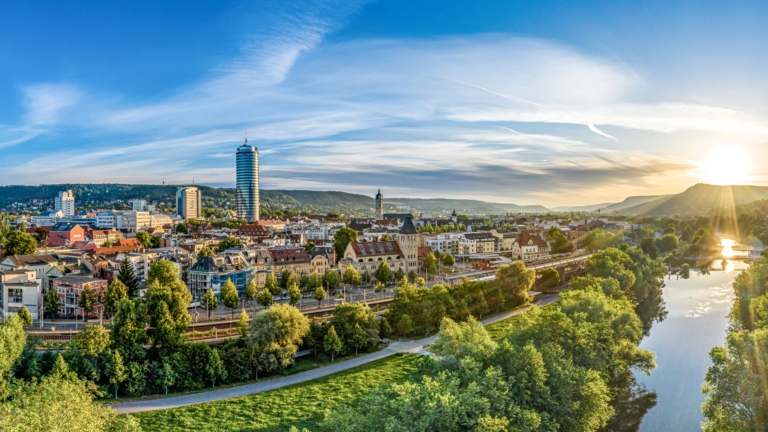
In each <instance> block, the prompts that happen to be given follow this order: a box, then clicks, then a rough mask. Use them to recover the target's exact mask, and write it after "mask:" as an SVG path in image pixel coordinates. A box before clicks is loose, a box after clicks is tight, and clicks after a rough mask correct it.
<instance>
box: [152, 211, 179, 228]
mask: <svg viewBox="0 0 768 432" xmlns="http://www.w3.org/2000/svg"><path fill="white" fill-rule="evenodd" d="M171 224H173V218H171V216H169V215H167V214H165V213H151V214H150V215H149V226H150V228H154V227H162V226H165V225H171Z"/></svg>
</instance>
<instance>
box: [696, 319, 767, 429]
mask: <svg viewBox="0 0 768 432" xmlns="http://www.w3.org/2000/svg"><path fill="white" fill-rule="evenodd" d="M709 356H710V358H711V359H712V363H713V365H712V366H710V367H709V369H708V370H707V374H706V376H705V378H704V385H703V387H702V391H703V392H704V394H705V395H706V396H707V398H706V401H705V402H704V404H703V405H702V412H703V413H704V417H705V418H706V419H707V422H705V423H704V424H703V425H702V429H703V430H704V431H705V432H714V431H762V430H766V428H768V389H766V386H765V365H766V364H768V330H766V329H758V330H755V331H748V330H742V331H737V332H734V333H731V334H729V335H728V337H727V339H726V346H725V348H723V347H715V348H712V350H711V351H710V352H709Z"/></svg>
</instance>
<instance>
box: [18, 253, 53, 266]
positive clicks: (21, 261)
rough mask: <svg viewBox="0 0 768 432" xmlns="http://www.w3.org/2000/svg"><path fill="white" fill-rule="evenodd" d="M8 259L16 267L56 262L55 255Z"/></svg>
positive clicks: (24, 256)
mask: <svg viewBox="0 0 768 432" xmlns="http://www.w3.org/2000/svg"><path fill="white" fill-rule="evenodd" d="M8 259H10V260H11V262H12V263H13V264H14V265H16V266H30V265H41V264H52V263H55V262H56V261H58V258H57V257H56V256H55V255H11V256H9V257H8Z"/></svg>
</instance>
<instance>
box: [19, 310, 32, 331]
mask: <svg viewBox="0 0 768 432" xmlns="http://www.w3.org/2000/svg"><path fill="white" fill-rule="evenodd" d="M17 315H18V316H19V319H21V324H22V325H23V326H24V327H29V326H31V325H32V314H31V313H29V310H27V307H26V306H22V307H21V309H19V312H18V313H17Z"/></svg>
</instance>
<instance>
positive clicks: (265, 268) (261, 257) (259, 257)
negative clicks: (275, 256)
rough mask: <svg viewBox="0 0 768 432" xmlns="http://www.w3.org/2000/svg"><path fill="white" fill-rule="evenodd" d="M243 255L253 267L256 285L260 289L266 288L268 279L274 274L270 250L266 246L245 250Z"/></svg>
mask: <svg viewBox="0 0 768 432" xmlns="http://www.w3.org/2000/svg"><path fill="white" fill-rule="evenodd" d="M243 255H245V257H246V259H247V260H248V262H250V263H251V266H252V267H253V275H254V276H253V277H254V280H255V281H256V285H257V286H258V287H259V289H261V288H264V285H265V284H266V282H267V277H269V275H271V274H273V273H274V269H273V267H272V255H271V254H270V253H269V249H268V248H267V247H266V246H256V247H250V248H248V249H243Z"/></svg>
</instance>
